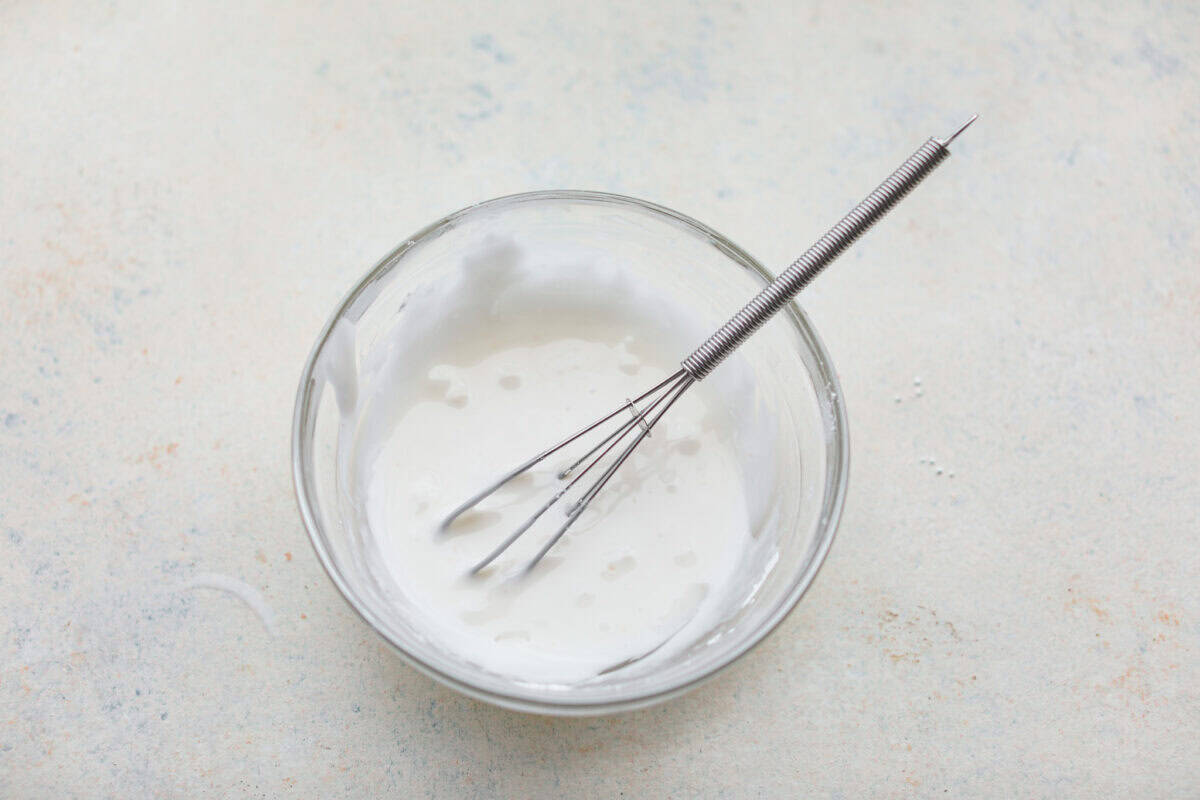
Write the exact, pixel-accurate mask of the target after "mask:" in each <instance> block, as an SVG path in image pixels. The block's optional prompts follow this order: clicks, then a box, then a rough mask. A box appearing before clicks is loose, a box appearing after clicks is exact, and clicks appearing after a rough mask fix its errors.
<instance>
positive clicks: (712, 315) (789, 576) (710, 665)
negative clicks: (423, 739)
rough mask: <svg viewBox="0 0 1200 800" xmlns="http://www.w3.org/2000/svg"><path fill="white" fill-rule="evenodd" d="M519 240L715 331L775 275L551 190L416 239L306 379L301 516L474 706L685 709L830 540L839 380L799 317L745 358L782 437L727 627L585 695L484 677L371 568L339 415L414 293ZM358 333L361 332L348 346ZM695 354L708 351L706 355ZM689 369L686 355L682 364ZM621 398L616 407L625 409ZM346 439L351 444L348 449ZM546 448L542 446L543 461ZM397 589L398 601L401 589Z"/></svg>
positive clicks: (759, 399) (343, 574) (354, 581)
mask: <svg viewBox="0 0 1200 800" xmlns="http://www.w3.org/2000/svg"><path fill="white" fill-rule="evenodd" d="M514 230H516V231H520V232H521V235H522V236H525V237H530V236H532V237H544V238H546V239H547V240H552V241H556V242H564V241H569V242H571V243H572V244H575V243H578V244H580V245H582V246H592V247H602V248H604V249H605V250H606V251H617V252H618V255H620V256H621V257H622V258H625V259H626V260H628V261H629V262H630V263H633V264H635V265H636V266H637V269H638V271H639V275H640V276H641V277H642V278H644V279H645V280H646V281H647V282H648V285H651V286H653V287H655V289H656V290H657V291H661V292H668V293H670V294H671V295H672V299H674V300H675V301H677V302H680V303H686V304H687V306H688V307H689V309H690V310H693V311H695V312H696V314H697V316H698V317H699V318H701V319H705V320H708V321H709V322H711V329H712V330H715V329H716V328H717V327H718V326H719V325H720V324H721V323H723V322H724V321H725V320H726V319H727V318H728V317H729V316H730V315H732V314H733V313H734V312H735V311H736V310H737V309H739V308H740V307H741V306H742V305H743V304H744V303H745V302H746V301H747V300H749V299H750V297H752V296H753V295H754V294H755V293H756V292H757V291H758V290H759V289H760V288H761V287H762V286H763V285H764V284H765V283H767V282H768V281H769V280H770V279H771V274H770V273H769V272H768V271H767V270H766V269H765V268H763V266H762V265H761V264H759V263H758V262H757V261H755V260H754V259H753V258H752V257H751V256H750V255H748V254H747V253H746V252H745V251H743V250H742V249H741V248H739V247H738V246H737V245H735V244H733V243H732V242H730V241H729V240H728V239H726V238H725V237H723V236H721V235H720V234H719V233H717V232H716V231H714V230H712V229H711V228H709V227H707V226H705V225H703V224H701V223H699V222H697V221H696V220H693V219H690V218H689V217H686V216H684V215H682V214H679V213H677V212H675V211H672V210H670V209H668V208H664V207H662V206H658V205H655V204H653V203H648V202H645V201H642V200H637V199H634V198H629V197H621V196H618V195H611V194H603V193H599V192H579V191H548V192H532V193H528V194H519V195H512V196H509V197H501V198H497V199H495V200H489V201H486V202H483V203H479V204H477V205H473V206H470V207H469V208H465V209H463V210H461V211H458V212H455V213H454V214H451V215H449V216H448V217H445V218H444V219H441V220H439V221H438V222H435V223H433V224H432V225H430V226H428V227H427V228H425V229H424V230H421V231H419V232H418V233H416V234H414V235H413V236H412V237H411V238H409V239H408V240H406V241H405V242H404V243H403V244H401V245H400V246H399V247H397V248H396V249H395V250H394V251H393V252H391V253H390V254H388V255H387V256H386V257H385V258H384V259H383V260H382V261H380V262H379V263H378V264H377V265H376V266H375V267H374V268H373V269H371V271H370V272H368V273H367V274H366V275H365V276H364V277H363V278H362V279H361V280H360V281H359V282H358V283H357V284H356V285H355V286H354V288H353V289H351V290H350V292H349V294H347V295H346V297H345V299H343V300H342V302H341V303H340V304H339V305H338V306H337V308H336V309H335V310H334V312H333V315H332V316H331V317H330V319H329V321H328V323H326V325H325V328H324V330H323V331H322V332H321V335H320V336H319V337H317V341H316V344H315V346H314V347H313V349H312V352H311V353H310V354H309V357H308V360H307V362H306V363H305V365H304V371H303V373H302V375H301V378H300V387H299V391H298V393H297V397H296V408H295V418H294V420H293V425H292V477H293V481H294V483H295V489H296V497H297V501H298V503H299V507H300V515H301V517H302V518H303V520H304V525H305V528H306V529H307V530H308V534H309V537H310V538H311V540H312V544H313V548H314V549H315V550H316V553H317V557H318V558H319V559H320V561H321V564H322V566H323V567H324V568H325V571H326V572H327V573H328V574H329V577H330V579H331V580H332V581H333V583H334V585H335V586H336V587H337V588H338V591H340V592H341V593H342V595H343V596H344V597H345V598H346V601H347V602H348V603H349V604H350V606H351V607H352V608H353V609H354V610H355V611H356V612H357V613H358V614H359V615H360V616H361V617H362V618H363V620H364V621H366V623H367V624H368V625H370V626H371V627H372V628H374V629H375V630H376V632H378V633H379V635H380V636H382V637H383V638H384V640H385V641H387V642H388V644H390V645H391V646H392V647H393V648H394V649H395V650H396V652H397V653H398V654H399V655H400V656H401V657H402V658H403V659H404V660H406V661H407V662H408V663H410V664H411V665H412V666H414V667H416V668H417V669H419V670H421V671H422V672H424V673H425V674H427V675H429V676H430V677H432V678H434V679H436V680H438V681H441V682H442V683H444V684H446V685H447V686H450V687H451V688H453V689H456V690H458V691H460V692H462V693H464V694H466V695H469V696H471V697H475V698H477V699H480V700H485V701H488V702H491V703H495V704H497V705H500V706H503V707H507V708H511V709H516V710H521V711H531V712H538V713H546V714H555V715H588V714H601V713H610V712H615V711H623V710H629V709H634V708H640V707H643V706H647V705H650V704H652V703H656V702H659V701H662V700H665V699H668V698H670V697H674V696H676V695H679V694H681V693H683V692H685V691H687V690H688V689H690V688H693V687H695V686H697V685H698V684H699V683H701V682H702V681H704V680H706V679H708V678H711V677H712V676H713V675H715V674H716V673H717V672H719V671H720V670H721V669H723V668H725V667H727V666H728V665H729V664H731V663H732V662H734V661H735V660H737V659H738V658H739V657H740V656H742V655H743V654H744V653H746V652H747V651H748V650H749V649H750V648H751V647H753V646H754V645H755V644H757V643H758V642H760V641H761V640H762V639H763V637H765V636H766V635H767V634H768V633H770V632H771V630H772V629H774V628H775V627H776V626H777V625H778V624H779V623H780V622H781V621H782V620H783V618H784V617H785V616H787V614H788V612H790V611H791V609H792V608H793V607H795V605H796V603H797V602H798V601H799V600H800V598H801V597H802V596H803V594H804V592H805V590H807V589H808V587H809V585H810V584H811V583H812V581H813V579H814V577H816V574H817V571H818V569H820V566H821V563H822V562H823V561H824V559H825V556H826V553H827V552H828V551H829V547H830V545H831V543H832V541H833V537H834V532H835V531H836V528H837V523H838V519H839V517H840V514H841V510H842V502H843V499H844V497H845V491H846V479H847V472H848V462H847V458H848V455H849V448H848V439H847V431H846V412H845V408H844V407H843V405H842V400H841V392H840V389H839V386H838V380H837V376H836V375H835V373H834V370H833V366H832V364H831V363H830V359H829V355H828V353H826V352H825V348H824V347H823V346H822V344H821V342H820V340H819V339H818V338H817V334H816V332H815V331H814V330H813V328H812V325H811V324H810V323H809V321H808V318H807V317H806V316H805V315H804V312H803V311H801V310H800V308H799V307H798V306H797V305H796V304H795V303H791V304H789V305H788V306H787V308H786V311H785V312H784V313H781V314H780V315H779V318H778V319H776V320H773V321H772V322H770V323H768V324H767V325H766V326H765V327H764V328H763V329H762V330H761V331H759V332H758V333H757V334H756V335H755V336H754V337H752V338H751V339H750V340H749V341H748V342H746V344H744V345H743V346H742V347H741V348H740V349H739V351H738V357H739V358H742V359H744V360H745V363H746V364H747V365H748V366H749V367H750V369H751V371H752V374H753V377H754V383H753V384H752V385H753V391H754V392H755V394H756V397H755V402H756V403H759V404H761V407H764V408H767V409H769V410H770V418H771V419H772V420H773V423H772V424H774V425H775V426H776V429H775V430H774V432H773V436H772V438H771V440H772V441H773V442H774V443H775V452H774V453H773V454H772V458H773V461H772V462H771V464H772V466H771V467H770V469H772V470H773V473H772V475H771V478H772V480H769V481H754V483H755V484H756V485H762V486H771V487H774V488H773V489H772V497H771V498H770V502H771V509H772V510H771V513H770V514H769V515H766V516H764V518H763V520H762V521H761V523H760V527H759V529H758V530H756V531H755V534H754V535H755V538H756V540H757V541H759V542H765V543H766V545H767V548H768V550H769V557H766V558H764V559H763V561H762V564H761V569H759V570H758V572H757V573H756V574H755V575H753V576H752V577H751V578H747V580H746V585H745V586H738V587H736V588H737V590H738V591H739V592H741V595H740V598H739V599H740V602H738V603H734V604H731V606H730V608H729V610H728V613H727V614H726V615H725V618H724V619H722V620H720V622H719V623H718V624H716V625H715V626H714V627H713V628H712V629H711V630H709V631H708V632H707V633H706V634H705V635H703V636H701V637H699V638H698V639H696V640H695V641H694V642H692V643H689V646H688V647H687V648H686V649H683V650H681V651H680V652H679V653H678V654H677V655H675V656H673V657H672V658H671V659H670V660H667V661H664V662H662V663H659V664H657V665H655V666H654V667H653V668H652V669H651V670H650V671H648V672H646V671H641V672H637V671H634V672H633V673H632V674H629V675H626V674H623V673H624V671H623V670H617V671H615V672H612V673H610V674H606V675H602V676H600V678H598V679H593V680H590V681H588V682H586V683H583V684H576V685H539V684H533V683H529V682H525V681H522V680H520V679H519V678H514V677H511V676H504V675H498V674H494V673H490V672H487V671H485V670H483V669H482V668H480V667H478V666H475V665H472V664H470V663H468V662H466V661H465V660H463V659H461V658H456V656H455V654H454V653H453V652H450V651H448V650H447V649H445V648H443V647H442V646H440V645H439V643H438V642H437V641H435V640H434V639H433V638H431V637H430V636H429V635H428V634H427V633H423V632H422V631H421V629H420V628H418V627H416V626H414V625H413V624H412V620H411V619H409V618H407V616H406V611H405V609H404V608H403V606H402V605H398V604H397V603H396V602H394V601H393V599H390V598H393V597H394V596H395V595H393V594H391V593H390V589H389V587H387V586H384V585H382V583H381V580H380V578H379V575H378V573H377V571H376V570H374V569H373V567H374V566H375V565H376V561H377V554H376V553H375V551H374V549H373V545H372V543H371V542H370V541H368V540H367V539H366V538H364V535H363V532H362V531H361V530H360V527H359V525H360V521H359V520H357V518H356V512H355V510H354V498H353V497H352V496H351V494H352V492H353V486H352V485H347V484H352V482H351V481H347V480H346V479H345V477H344V475H343V473H342V472H341V471H340V470H339V446H338V445H339V437H353V436H354V431H353V430H352V429H350V428H352V427H353V426H352V425H351V424H348V423H347V422H346V421H345V420H344V419H343V415H342V414H341V412H340V411H339V409H340V408H353V407H354V406H355V403H356V386H357V381H358V377H359V373H358V370H359V365H360V364H361V363H362V362H363V358H364V355H365V354H366V353H368V352H369V351H370V349H371V347H372V346H373V345H374V344H375V343H376V342H378V341H381V339H382V337H383V336H384V335H385V333H386V331H387V330H388V328H389V327H390V324H391V323H392V321H393V320H394V318H395V315H396V314H397V313H399V309H401V308H402V307H403V305H404V299H405V298H406V297H407V296H408V295H409V293H411V292H412V291H413V290H415V289H417V288H419V287H421V286H424V285H428V283H429V282H431V281H438V280H442V279H445V277H446V276H447V275H448V274H449V271H450V270H452V269H454V268H456V267H457V265H458V263H459V261H460V260H461V257H462V254H463V253H464V252H467V251H468V250H469V248H471V247H472V246H475V245H476V244H477V243H478V242H479V241H480V240H481V238H482V237H484V236H487V235H488V234H489V233H492V232H496V231H514ZM346 330H351V331H352V332H353V333H352V335H350V336H346V335H345V333H344V332H345V331H346ZM697 344H699V342H697ZM679 355H680V358H681V359H682V358H683V357H684V356H686V355H687V353H680V354H679ZM618 399H619V398H618ZM343 441H346V440H344V439H343ZM539 445H540V443H539V442H530V448H531V449H535V448H537V447H538V446H539ZM391 588H393V589H394V587H391Z"/></svg>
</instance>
